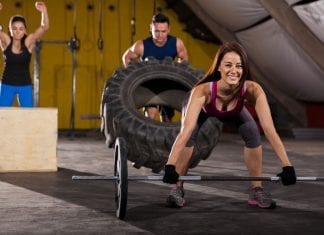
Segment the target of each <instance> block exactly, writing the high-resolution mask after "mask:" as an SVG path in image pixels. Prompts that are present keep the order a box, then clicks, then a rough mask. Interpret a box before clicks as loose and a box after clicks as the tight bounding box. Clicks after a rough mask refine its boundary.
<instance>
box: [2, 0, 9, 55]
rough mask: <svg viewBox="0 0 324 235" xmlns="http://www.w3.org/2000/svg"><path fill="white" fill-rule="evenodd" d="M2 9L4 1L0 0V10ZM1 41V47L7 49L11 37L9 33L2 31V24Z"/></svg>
mask: <svg viewBox="0 0 324 235" xmlns="http://www.w3.org/2000/svg"><path fill="white" fill-rule="evenodd" d="M1 10H2V3H1V2H0V11H1ZM0 43H1V45H0V46H1V49H2V50H5V49H6V48H7V46H8V45H9V44H10V37H9V35H8V34H6V33H5V32H3V31H2V26H1V30H0Z"/></svg>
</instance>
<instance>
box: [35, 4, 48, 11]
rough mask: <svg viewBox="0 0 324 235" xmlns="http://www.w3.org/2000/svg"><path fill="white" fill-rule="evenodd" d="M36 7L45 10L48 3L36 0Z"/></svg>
mask: <svg viewBox="0 0 324 235" xmlns="http://www.w3.org/2000/svg"><path fill="white" fill-rule="evenodd" d="M35 7H36V9H37V10H38V11H40V12H44V11H45V10H46V5H45V3H44V2H35Z"/></svg>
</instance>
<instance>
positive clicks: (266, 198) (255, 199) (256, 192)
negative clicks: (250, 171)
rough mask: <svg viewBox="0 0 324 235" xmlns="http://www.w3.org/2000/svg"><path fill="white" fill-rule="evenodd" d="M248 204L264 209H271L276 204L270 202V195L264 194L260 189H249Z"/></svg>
mask: <svg viewBox="0 0 324 235" xmlns="http://www.w3.org/2000/svg"><path fill="white" fill-rule="evenodd" d="M248 204H249V205H252V206H258V207H260V208H264V209H273V208H275V207H276V202H275V201H274V200H272V198H271V195H270V193H269V192H265V191H264V189H263V188H261V187H255V188H250V189H249V200H248Z"/></svg>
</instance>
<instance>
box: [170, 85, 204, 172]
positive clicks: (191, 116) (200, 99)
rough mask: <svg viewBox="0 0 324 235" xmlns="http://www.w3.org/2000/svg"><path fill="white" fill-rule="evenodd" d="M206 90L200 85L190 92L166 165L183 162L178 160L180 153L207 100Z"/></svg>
mask: <svg viewBox="0 0 324 235" xmlns="http://www.w3.org/2000/svg"><path fill="white" fill-rule="evenodd" d="M206 88H207V89H206ZM208 88H209V87H208V86H207V87H206V84H202V85H199V86H197V87H195V88H194V89H193V90H192V92H191V96H190V99H189V101H188V106H187V110H186V111H185V114H184V115H183V119H182V124H181V129H180V132H179V134H178V136H177V138H176V140H175V142H174V144H173V146H172V149H171V152H170V155H169V159H168V162H167V164H170V165H175V166H177V164H178V163H179V162H180V161H184V160H185V159H180V158H181V152H182V150H183V149H184V148H185V146H186V143H187V142H188V140H189V138H190V136H191V134H192V132H193V130H194V129H195V127H196V124H197V120H198V117H199V113H200V111H201V109H202V107H203V106H204V104H205V103H206V100H207V98H206V97H207V96H208V94H207V93H208V92H209V89H208Z"/></svg>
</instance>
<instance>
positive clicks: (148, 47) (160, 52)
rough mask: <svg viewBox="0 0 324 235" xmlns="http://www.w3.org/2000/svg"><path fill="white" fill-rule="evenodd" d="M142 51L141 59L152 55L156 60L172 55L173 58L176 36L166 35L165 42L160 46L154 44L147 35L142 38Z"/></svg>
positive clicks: (175, 50) (175, 52)
mask: <svg viewBox="0 0 324 235" xmlns="http://www.w3.org/2000/svg"><path fill="white" fill-rule="evenodd" d="M143 44H144V53H143V56H142V60H144V59H145V58H147V57H149V56H152V57H155V58H156V59H158V60H163V59H164V58H165V57H172V58H173V59H174V58H175V57H176V56H177V54H178V52H177V38H176V37H173V36H171V35H168V38H167V41H166V43H165V44H164V45H163V46H162V47H159V46H156V45H155V44H154V42H153V38H152V37H148V38H146V39H144V40H143Z"/></svg>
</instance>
